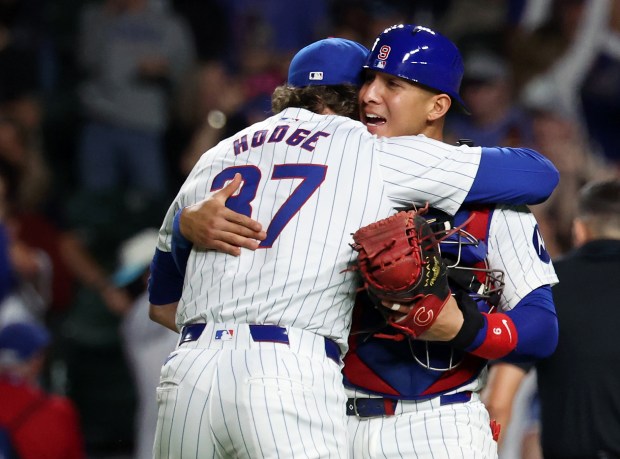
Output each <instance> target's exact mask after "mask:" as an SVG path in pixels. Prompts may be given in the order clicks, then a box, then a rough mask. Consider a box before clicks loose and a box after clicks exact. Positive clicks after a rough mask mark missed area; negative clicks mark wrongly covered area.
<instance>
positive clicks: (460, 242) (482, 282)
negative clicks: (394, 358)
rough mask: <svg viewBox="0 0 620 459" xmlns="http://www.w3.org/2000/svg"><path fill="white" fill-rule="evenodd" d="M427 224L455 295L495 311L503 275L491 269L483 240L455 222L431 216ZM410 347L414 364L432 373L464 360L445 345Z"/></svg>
mask: <svg viewBox="0 0 620 459" xmlns="http://www.w3.org/2000/svg"><path fill="white" fill-rule="evenodd" d="M427 221H428V222H429V224H430V226H431V228H433V231H434V234H435V238H436V239H437V241H439V249H440V253H441V256H442V258H443V259H444V261H445V262H446V264H447V266H448V282H449V284H450V289H451V290H452V292H455V291H457V290H464V291H466V292H467V293H468V294H469V295H470V296H471V298H472V299H473V300H474V301H476V303H477V304H478V309H480V311H481V312H486V313H488V312H492V311H493V310H494V309H495V308H496V307H497V305H498V303H499V299H500V296H501V294H502V291H503V289H504V272H503V271H501V270H499V269H490V268H489V266H488V263H487V260H486V252H487V249H486V244H485V243H484V241H481V240H479V239H477V238H476V237H474V236H473V235H472V234H470V233H469V232H467V231H466V230H464V229H463V228H462V227H454V226H453V223H452V220H443V219H438V218H433V217H428V218H427ZM461 226H463V225H461ZM409 347H410V349H411V354H412V356H413V358H414V359H415V361H416V362H417V363H418V364H419V365H421V366H423V367H424V368H427V369H429V370H434V371H448V370H452V369H454V368H456V367H457V366H458V365H460V363H461V362H462V361H463V356H464V352H463V351H459V350H456V349H454V348H452V347H451V346H449V345H447V344H445V343H439V342H429V341H420V340H409Z"/></svg>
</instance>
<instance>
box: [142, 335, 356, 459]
mask: <svg viewBox="0 0 620 459" xmlns="http://www.w3.org/2000/svg"><path fill="white" fill-rule="evenodd" d="M216 328H217V325H207V328H206V329H205V331H204V332H203V333H202V335H201V336H200V338H199V339H198V340H197V341H194V342H188V343H183V344H181V345H179V346H178V347H177V349H176V350H175V351H174V352H173V353H172V354H171V355H170V356H169V358H168V361H167V362H166V363H165V364H164V366H163V367H162V371H161V378H160V384H159V386H158V388H157V400H158V407H159V410H158V420H157V432H156V437H155V444H154V447H153V457H155V458H170V459H172V458H174V459H184V458H200V459H206V458H216V457H217V458H251V459H256V458H327V457H330V458H346V457H347V454H348V452H347V450H348V444H347V443H348V442H347V441H346V440H347V428H346V422H347V420H346V414H345V404H346V397H345V393H344V388H343V386H342V375H341V373H340V366H339V365H338V364H337V363H336V362H335V361H333V360H331V359H329V358H327V356H326V353H325V344H324V340H323V338H322V337H318V336H317V335H314V334H313V333H309V332H304V331H302V330H297V329H289V332H288V336H289V340H290V344H283V343H273V342H254V341H253V340H252V338H251V336H250V334H249V332H248V330H247V326H244V325H233V326H229V325H227V326H226V327H225V328H226V330H227V333H226V334H225V335H221V334H220V335H219V336H220V339H219V340H218V339H214V336H216V335H217V333H216V332H217V330H215V329H216ZM229 330H230V332H229ZM222 336H225V339H222Z"/></svg>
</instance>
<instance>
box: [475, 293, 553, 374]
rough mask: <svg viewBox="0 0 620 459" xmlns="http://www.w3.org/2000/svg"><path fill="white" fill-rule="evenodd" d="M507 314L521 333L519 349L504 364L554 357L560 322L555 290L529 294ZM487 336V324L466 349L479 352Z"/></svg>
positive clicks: (506, 357)
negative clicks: (554, 294)
mask: <svg viewBox="0 0 620 459" xmlns="http://www.w3.org/2000/svg"><path fill="white" fill-rule="evenodd" d="M505 314H506V315H507V316H508V317H510V318H511V319H512V321H513V322H514V324H515V328H516V329H517V334H518V341H517V347H516V348H515V349H514V350H513V351H512V352H511V353H510V354H508V355H507V356H505V357H503V358H502V359H501V360H503V361H506V362H515V363H518V362H527V361H532V360H537V359H542V358H545V357H548V356H550V355H551V354H552V353H553V351H555V348H556V346H557V344H558V318H557V315H556V313H555V305H554V303H553V295H552V293H551V287H550V286H549V285H544V286H542V287H539V288H537V289H536V290H534V291H532V292H530V293H528V294H527V295H526V296H525V297H523V299H522V300H521V301H519V303H518V304H517V305H516V306H515V307H514V308H513V309H512V310H510V311H507V312H505ZM486 334H487V322H486V320H485V324H484V327H482V329H481V330H480V331H479V332H478V334H477V335H476V339H475V340H474V342H473V343H472V344H471V345H470V346H469V347H468V348H467V349H466V350H467V351H472V350H474V349H476V348H478V347H479V346H480V345H481V344H482V341H483V340H484V338H485V336H486Z"/></svg>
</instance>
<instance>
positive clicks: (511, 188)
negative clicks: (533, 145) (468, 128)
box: [465, 147, 560, 205]
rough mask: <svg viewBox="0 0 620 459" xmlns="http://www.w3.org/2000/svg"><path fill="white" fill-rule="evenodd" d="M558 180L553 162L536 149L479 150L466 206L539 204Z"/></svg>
mask: <svg viewBox="0 0 620 459" xmlns="http://www.w3.org/2000/svg"><path fill="white" fill-rule="evenodd" d="M505 177H511V180H509V181H507V180H505ZM498 178H499V179H498ZM559 180H560V174H559V172H558V170H557V169H556V167H555V166H554V165H553V163H552V162H551V161H549V159H547V158H545V157H544V156H543V155H541V154H540V153H538V152H537V151H535V150H531V149H529V148H507V147H491V148H487V147H482V156H481V158H480V166H479V168H478V173H477V174H476V177H475V178H474V183H473V184H472V186H471V190H470V191H469V194H468V195H467V197H466V198H465V203H485V204H488V203H503V204H514V205H519V204H539V203H541V202H543V201H545V200H546V199H547V198H548V197H549V196H550V195H551V193H552V192H553V190H554V189H555V187H556V186H557V185H558V182H559Z"/></svg>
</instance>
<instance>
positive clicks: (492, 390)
mask: <svg viewBox="0 0 620 459" xmlns="http://www.w3.org/2000/svg"><path fill="white" fill-rule="evenodd" d="M530 366H531V365H523V366H521V365H517V364H512V363H505V362H501V361H497V362H493V363H492V364H491V365H490V366H489V378H488V380H487V384H486V386H485V388H484V390H483V392H482V395H481V400H482V401H483V403H484V404H485V406H486V407H487V409H488V410H489V414H490V416H491V419H494V420H495V421H496V422H497V423H498V424H499V425H500V427H501V428H500V434H499V438H498V441H497V446H498V450H499V451H501V449H502V446H503V443H504V438H505V437H506V432H507V431H508V428H509V426H510V422H511V418H512V410H513V401H514V400H515V395H516V394H517V391H518V390H519V387H520V386H521V382H522V380H523V377H524V376H525V375H526V374H527V371H529V368H530ZM501 457H503V456H501Z"/></svg>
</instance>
